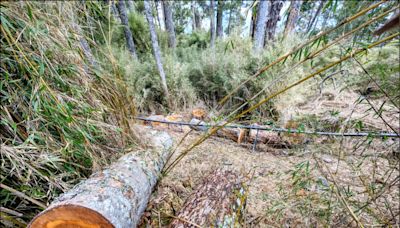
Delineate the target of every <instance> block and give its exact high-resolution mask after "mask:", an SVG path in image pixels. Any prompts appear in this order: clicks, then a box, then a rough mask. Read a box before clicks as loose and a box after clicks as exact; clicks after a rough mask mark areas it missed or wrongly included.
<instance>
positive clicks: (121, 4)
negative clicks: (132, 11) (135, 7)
mask: <svg viewBox="0 0 400 228" xmlns="http://www.w3.org/2000/svg"><path fill="white" fill-rule="evenodd" d="M117 6H118V11H119V16H120V19H121V23H122V25H123V26H124V33H125V39H126V46H127V47H128V50H129V53H131V56H132V58H134V59H137V55H136V49H135V43H134V42H133V36H132V32H131V29H130V28H129V21H128V16H127V14H126V7H125V2H124V1H118V5H117Z"/></svg>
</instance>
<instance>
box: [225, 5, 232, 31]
mask: <svg viewBox="0 0 400 228" xmlns="http://www.w3.org/2000/svg"><path fill="white" fill-rule="evenodd" d="M232 11H233V9H232V8H230V9H229V18H228V29H227V31H226V33H227V34H228V35H229V34H231V23H232Z"/></svg>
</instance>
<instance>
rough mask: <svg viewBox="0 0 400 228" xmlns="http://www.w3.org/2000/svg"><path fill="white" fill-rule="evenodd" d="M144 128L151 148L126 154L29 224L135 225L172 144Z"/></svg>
mask: <svg viewBox="0 0 400 228" xmlns="http://www.w3.org/2000/svg"><path fill="white" fill-rule="evenodd" d="M141 128H142V129H139V130H138V131H139V132H138V133H139V135H140V136H141V138H142V139H143V141H145V142H150V143H149V146H148V147H146V148H145V149H143V150H139V151H135V152H132V153H129V154H126V155H124V156H122V157H121V158H120V159H119V160H118V161H116V162H115V163H113V164H112V165H111V166H110V167H109V168H107V169H105V170H103V171H101V172H98V173H95V174H93V175H92V176H91V177H90V178H88V179H87V180H85V181H83V182H82V183H80V184H78V185H77V186H75V187H74V188H73V189H71V190H70V191H68V192H66V193H64V194H63V195H61V196H60V197H59V198H58V199H57V200H55V201H54V202H53V203H52V204H51V205H50V206H49V207H48V208H47V209H46V210H45V211H43V212H42V213H40V214H39V215H37V216H36V217H35V218H34V219H33V220H32V221H31V223H30V224H29V226H28V227H32V228H39V227H40V228H43V227H45V228H53V227H54V228H55V227H135V226H136V225H137V223H138V221H139V219H140V217H141V214H142V213H143V211H144V210H145V208H146V206H147V203H148V200H149V197H150V194H151V192H152V189H153V187H154V186H155V184H156V182H157V179H158V177H159V175H160V172H161V169H162V168H163V166H164V164H165V160H166V158H167V157H168V154H169V152H170V149H171V147H172V139H171V137H170V136H169V135H168V134H167V133H166V132H159V131H154V130H151V129H150V128H148V127H146V128H143V127H141Z"/></svg>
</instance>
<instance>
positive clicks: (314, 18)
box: [306, 1, 325, 33]
mask: <svg viewBox="0 0 400 228" xmlns="http://www.w3.org/2000/svg"><path fill="white" fill-rule="evenodd" d="M324 3H325V1H320V3H319V6H318V9H317V11H316V12H315V14H314V16H313V17H312V18H311V20H310V22H309V23H308V26H307V29H306V33H310V32H311V28H312V26H313V24H314V22H315V20H316V19H317V17H318V15H319V13H320V12H321V10H322V7H323V6H324Z"/></svg>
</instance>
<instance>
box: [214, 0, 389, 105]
mask: <svg viewBox="0 0 400 228" xmlns="http://www.w3.org/2000/svg"><path fill="white" fill-rule="evenodd" d="M386 1H387V0H383V1H381V2H378V3H376V4H374V5H372V6H370V7H368V8H365V9H363V10H361V11H360V12H358V13H356V14H354V15H353V16H350V17H348V18H346V19H344V20H343V21H341V22H340V23H339V24H337V25H336V26H335V27H333V28H331V29H328V30H326V31H325V32H322V33H320V34H319V35H316V36H314V37H313V38H311V39H309V40H308V41H307V42H305V43H304V44H302V45H300V46H298V47H296V48H294V49H293V50H292V51H290V52H288V53H286V54H285V55H283V56H281V57H279V58H278V59H276V60H275V61H273V62H272V63H270V64H269V65H267V66H265V67H263V68H262V69H260V70H259V71H257V72H256V73H255V74H254V75H253V76H251V77H249V78H248V79H246V80H245V81H243V82H242V83H240V84H239V85H238V86H237V87H236V88H235V89H233V90H232V91H231V92H230V93H229V94H228V95H226V96H225V97H224V98H222V100H221V101H220V102H219V105H221V106H222V105H223V104H224V103H225V102H226V101H227V100H228V98H229V97H231V96H232V95H233V94H234V93H235V92H236V91H238V90H239V88H240V87H242V86H243V85H244V84H246V83H247V82H249V81H251V80H253V79H254V78H256V77H258V76H259V75H261V74H262V73H264V72H265V71H266V70H268V69H269V68H271V67H272V66H274V65H275V64H277V63H279V62H281V61H283V60H285V59H286V58H288V57H289V56H290V55H292V54H294V53H296V52H297V51H298V50H300V49H302V48H304V47H305V46H307V45H308V44H310V43H312V42H314V41H316V40H318V39H319V38H321V37H323V36H325V35H327V34H329V33H330V32H332V31H334V30H336V29H337V28H339V27H341V26H343V25H344V24H346V23H349V22H351V21H353V20H355V19H356V18H358V17H360V16H362V15H364V14H365V13H367V12H368V11H370V10H372V9H375V8H376V7H378V6H379V5H380V4H382V3H384V2H386Z"/></svg>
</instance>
